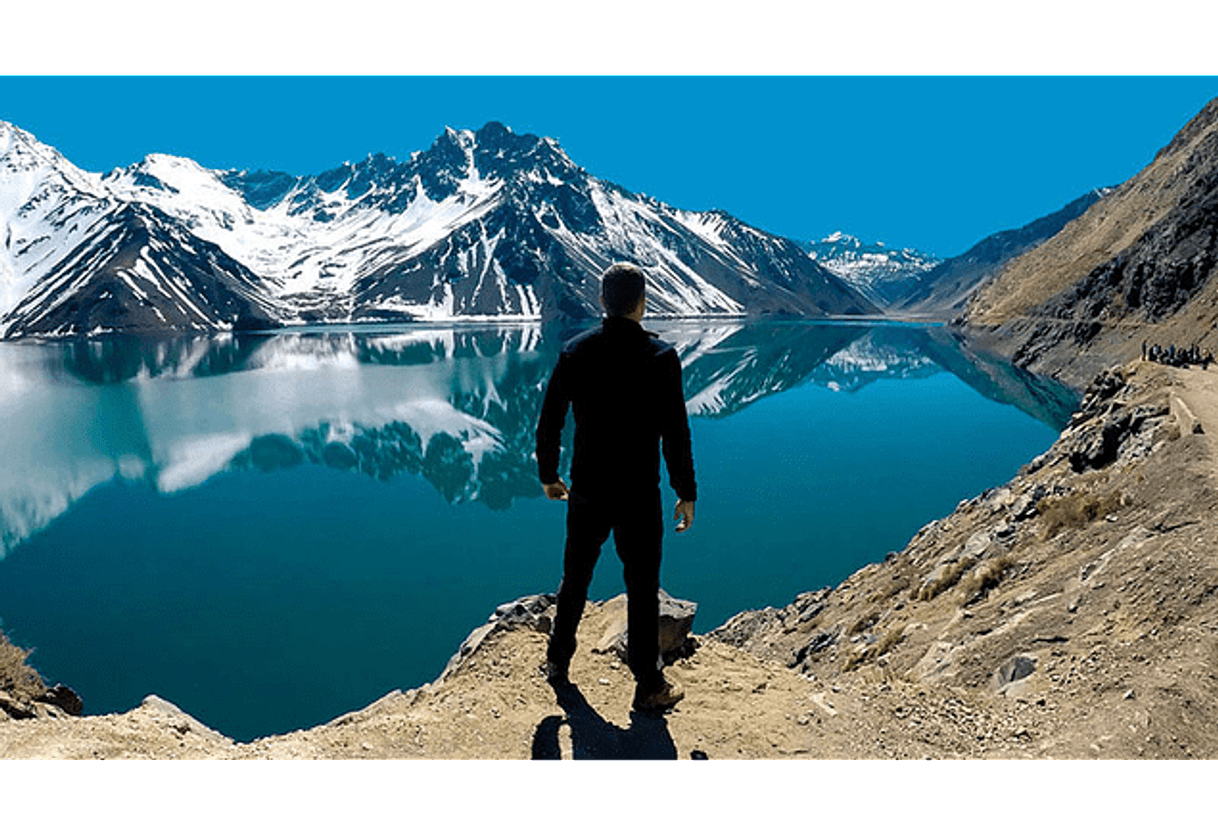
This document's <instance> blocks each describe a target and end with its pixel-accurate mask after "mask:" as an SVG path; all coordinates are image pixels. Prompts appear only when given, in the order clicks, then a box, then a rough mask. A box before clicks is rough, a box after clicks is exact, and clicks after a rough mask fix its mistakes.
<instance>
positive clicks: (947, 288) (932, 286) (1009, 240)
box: [892, 188, 1112, 318]
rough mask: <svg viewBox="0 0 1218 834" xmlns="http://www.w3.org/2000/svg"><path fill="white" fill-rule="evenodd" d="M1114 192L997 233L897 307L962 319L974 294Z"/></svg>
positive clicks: (926, 279) (914, 281)
mask: <svg viewBox="0 0 1218 834" xmlns="http://www.w3.org/2000/svg"><path fill="white" fill-rule="evenodd" d="M1111 190H1112V189H1108V188H1101V189H1096V190H1095V191H1091V192H1088V193H1087V194H1084V195H1083V196H1082V197H1079V198H1078V199H1076V200H1073V201H1071V202H1070V203H1068V204H1066V205H1065V206H1063V207H1062V208H1060V209H1058V210H1057V211H1055V212H1053V213H1052V214H1048V215H1046V216H1044V217H1040V218H1037V219H1036V220H1033V221H1032V222H1031V223H1028V224H1025V225H1023V226H1021V227H1019V228H1018V229H1008V230H1006V231H1002V232H996V233H995V234H992V235H990V236H988V237H986V238H984V239H982V240H980V241H979V242H977V243H976V244H975V245H974V246H972V247H970V248H969V250H968V251H967V252H965V253H964V254H962V255H956V256H954V257H951V258H947V259H946V260H943V261H939V262H937V263H934V264H931V265H930V266H929V267H928V268H927V269H926V270H924V271H922V272H920V273H919V274H917V275H914V276H911V279H910V281H909V282H908V284H907V285H906V286H905V289H904V292H903V293H902V294H901V295H900V296H899V297H896V298H894V299H893V301H892V306H893V307H894V309H896V310H899V311H901V312H902V313H904V314H918V315H928V316H935V317H939V318H951V317H955V316H956V315H959V313H960V312H961V311H962V310H963V309H964V307H965V306H966V305H967V303H968V301H969V299H970V298H971V297H972V296H973V294H974V293H975V292H977V291H978V290H979V288H981V287H982V286H984V285H985V284H986V282H988V281H990V280H991V279H993V277H994V276H995V275H997V274H998V273H999V272H1001V271H1002V269H1003V267H1004V266H1006V264H1008V263H1009V262H1010V261H1011V260H1012V259H1014V258H1016V257H1018V256H1019V255H1022V254H1023V253H1024V252H1027V251H1029V250H1031V249H1033V248H1034V247H1036V246H1038V245H1039V244H1041V243H1043V242H1044V241H1046V240H1048V239H1049V238H1051V237H1052V236H1053V235H1055V234H1057V233H1058V232H1059V231H1061V229H1062V227H1063V226H1065V225H1066V224H1067V223H1069V222H1070V221H1071V220H1073V219H1074V218H1076V217H1078V216H1079V215H1080V214H1082V213H1083V212H1084V211H1086V210H1087V209H1088V208H1090V207H1091V205H1092V204H1093V203H1095V201H1096V200H1098V199H1100V198H1101V197H1103V196H1104V195H1105V194H1107V193H1109V192H1110V191H1111Z"/></svg>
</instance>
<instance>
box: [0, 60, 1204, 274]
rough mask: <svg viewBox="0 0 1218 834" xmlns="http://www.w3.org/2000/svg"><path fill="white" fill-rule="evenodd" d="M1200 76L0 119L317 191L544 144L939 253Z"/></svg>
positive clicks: (218, 86) (1064, 185)
mask: <svg viewBox="0 0 1218 834" xmlns="http://www.w3.org/2000/svg"><path fill="white" fill-rule="evenodd" d="M1216 95H1218V78H1214V77H1111V76H1109V77H1074V76H1072V77H967V76H966V77H902V76H897V77H825V76H813V77H808V76H778V77H774V76H770V77H756V76H747V77H745V76H727V77H714V76H689V77H681V76H660V77H605V76H550V77H538V76H527V77H526V76H521V77H512V76H482V77H469V76H464V77H436V76H426V77H423V76H412V77H402V76H377V77H333V76H331V77H301V76H288V77H267V76H260V77H188V76H171V77H155V76H150V77H12V76H6V77H0V119H4V120H6V121H10V122H13V123H15V124H17V125H18V126H20V127H22V128H25V129H27V130H29V131H31V132H33V133H34V134H35V135H36V136H37V137H38V138H39V139H41V140H42V141H44V142H47V143H48V144H51V145H53V146H55V147H56V148H58V149H59V150H60V151H61V152H63V153H64V154H65V155H66V156H67V157H68V158H69V159H70V160H72V161H73V162H74V163H76V164H77V165H79V166H81V167H83V168H85V169H87V170H93V171H105V170H109V169H111V168H113V167H116V166H121V165H127V164H130V163H132V162H135V161H137V160H139V159H140V158H141V157H142V156H143V155H144V154H146V153H151V152H162V153H171V154H178V155H183V156H189V157H191V158H193V159H195V160H197V161H198V162H200V163H201V164H203V165H206V166H209V167H215V168H250V169H253V168H272V169H279V170H286V171H290V172H292V173H298V174H300V173H316V172H319V171H321V170H324V169H326V168H329V167H333V166H334V165H337V164H339V163H341V162H342V161H344V160H356V159H360V158H362V157H364V156H366V155H367V154H368V153H370V152H373V151H381V152H385V153H388V154H391V155H395V156H398V157H402V158H404V157H406V156H408V155H409V154H410V152H411V151H413V150H419V149H422V148H425V147H427V146H428V145H430V144H431V142H432V141H433V140H434V139H435V137H436V136H437V135H438V134H439V133H440V132H441V131H442V130H443V128H444V126H445V125H451V126H453V127H465V128H477V127H480V126H481V125H482V124H484V123H485V122H486V121H488V120H491V119H497V120H499V121H502V122H504V123H505V124H507V125H508V126H510V127H511V128H512V129H513V130H515V131H516V132H518V133H520V132H530V133H537V134H542V135H547V136H552V137H554V138H555V139H557V140H558V141H559V142H560V143H561V144H562V146H563V147H564V148H565V149H566V151H567V153H568V154H570V156H571V157H572V158H573V159H574V160H575V161H576V163H578V164H580V165H582V166H584V167H585V168H586V169H588V170H589V171H590V172H591V173H592V174H594V175H596V176H599V177H602V178H604V179H608V180H612V181H614V182H616V183H618V184H620V185H622V186H625V187H626V188H628V189H631V190H632V191H641V192H644V193H647V194H650V195H652V196H655V197H657V198H659V199H661V200H664V201H665V202H667V203H670V204H672V205H675V206H679V207H682V208H690V209H709V208H721V209H724V210H726V211H729V212H731V213H732V214H735V215H736V216H738V217H740V218H741V219H743V220H745V221H747V222H749V223H752V224H754V225H757V226H760V227H761V228H764V229H766V230H768V231H772V232H775V233H778V234H782V235H786V236H788V237H793V238H796V239H809V238H816V237H821V236H824V235H826V234H828V233H830V232H832V231H835V230H837V229H841V230H844V231H847V232H851V233H853V234H856V235H859V236H860V237H863V238H864V239H867V240H877V239H878V240H883V241H884V242H885V243H887V244H889V245H894V246H913V247H916V248H919V249H922V250H924V251H929V252H933V253H935V254H938V255H941V256H948V255H955V254H959V253H961V252H962V251H964V250H965V249H967V248H968V247H969V246H970V245H972V244H973V243H974V242H976V241H977V240H979V239H980V238H982V237H984V236H985V235H987V234H990V233H992V232H995V231H999V230H1001V229H1005V228H1012V227H1016V226H1019V225H1022V224H1024V223H1026V222H1028V221H1030V220H1033V219H1035V218H1036V217H1039V216H1042V215H1044V214H1047V213H1049V212H1051V211H1054V210H1056V209H1057V208H1059V207H1060V206H1062V205H1064V204H1065V203H1066V202H1068V201H1070V200H1072V199H1074V198H1075V197H1077V196H1079V195H1080V194H1082V193H1084V192H1085V191H1087V190H1088V189H1091V188H1095V187H1098V186H1103V185H1114V184H1117V183H1119V182H1121V181H1123V180H1125V179H1127V178H1128V177H1130V176H1132V175H1133V174H1135V173H1136V172H1137V171H1138V170H1140V169H1141V168H1142V167H1143V166H1145V165H1146V164H1147V163H1148V162H1150V160H1151V159H1152V158H1153V156H1154V154H1155V152H1156V151H1157V150H1158V149H1159V148H1160V147H1162V146H1163V145H1164V144H1166V143H1167V142H1168V141H1169V140H1170V139H1171V137H1172V136H1173V135H1174V134H1175V132H1176V131H1177V130H1179V129H1180V128H1181V127H1182V126H1183V125H1184V124H1185V122H1186V121H1187V120H1188V119H1189V118H1191V117H1192V116H1193V115H1194V114H1195V113H1196V112H1197V111H1198V110H1200V108H1201V107H1202V106H1203V105H1204V104H1205V103H1206V102H1207V101H1208V100H1209V99H1210V98H1212V97H1214V96H1216Z"/></svg>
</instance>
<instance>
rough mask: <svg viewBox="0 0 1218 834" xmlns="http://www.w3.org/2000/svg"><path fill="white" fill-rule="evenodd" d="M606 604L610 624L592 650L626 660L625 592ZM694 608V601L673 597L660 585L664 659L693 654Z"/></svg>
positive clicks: (674, 658)
mask: <svg viewBox="0 0 1218 834" xmlns="http://www.w3.org/2000/svg"><path fill="white" fill-rule="evenodd" d="M605 606H606V607H607V608H608V607H612V608H613V609H615V610H614V612H613V616H612V618H611V620H610V624H609V627H608V628H606V629H605V633H604V635H603V636H602V637H601V639H600V641H599V642H598V643H597V644H596V646H594V647H593V649H592V651H594V652H597V653H608V652H612V653H613V654H615V655H617V656H618V658H620V659H621V660H625V659H626V645H627V642H628V639H629V631H628V629H627V622H626V620H627V614H626V595H625V594H619V595H618V596H616V597H614V598H613V599H611V600H609V601H608V602H606V603H605ZM697 611H698V604H697V603H695V602H690V601H689V600H683V599H676V598H675V597H672V596H669V595H668V593H667V592H665V591H664V589H663V588H661V589H660V657H662V658H663V660H664V662H665V663H671V662H672V661H673V660H676V659H677V658H678V657H688V656H689V655H690V654H692V650H693V640H692V638H691V637H690V630H691V629H692V628H693V625H694V615H695V614H696V613H697Z"/></svg>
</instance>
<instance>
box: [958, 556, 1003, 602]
mask: <svg viewBox="0 0 1218 834" xmlns="http://www.w3.org/2000/svg"><path fill="white" fill-rule="evenodd" d="M1014 566H1015V557H1014V556H1012V555H1011V554H1010V553H1004V554H1002V555H1001V556H996V557H994V558H993V559H990V560H988V561H986V562H983V563H982V564H981V566H980V567H979V568H977V570H975V571H973V572H972V573H970V574H969V575H968V576H967V577H966V578H965V579H964V581H963V582H961V583H960V600H961V602H962V603H963V604H964V605H968V604H969V603H970V602H972V601H973V600H975V599H977V598H978V597H979V596H981V595H982V594H984V593H985V592H986V591H988V590H990V589H991V588H994V587H996V586H997V585H998V583H999V582H1001V581H1002V577H1004V576H1005V575H1006V572H1007V571H1009V570H1010V569H1011V568H1013V567H1014Z"/></svg>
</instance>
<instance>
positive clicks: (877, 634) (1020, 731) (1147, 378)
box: [0, 362, 1218, 758]
mask: <svg viewBox="0 0 1218 834" xmlns="http://www.w3.org/2000/svg"><path fill="white" fill-rule="evenodd" d="M1215 437H1218V371H1213V370H1211V371H1203V370H1200V369H1191V370H1185V369H1175V368H1168V367H1164V366H1160V365H1154V364H1149V363H1142V362H1133V363H1130V364H1128V365H1126V366H1124V367H1122V368H1118V369H1115V370H1113V371H1111V372H1106V373H1104V374H1102V375H1101V376H1099V377H1098V378H1097V379H1096V380H1095V381H1094V384H1093V385H1091V386H1090V388H1089V389H1088V391H1087V394H1086V396H1085V398H1084V401H1083V404H1082V406H1081V408H1080V410H1079V412H1078V413H1077V414H1076V415H1075V417H1074V418H1073V419H1072V421H1071V422H1070V425H1069V426H1068V427H1067V428H1066V430H1065V431H1064V432H1063V433H1062V436H1061V438H1060V439H1059V440H1058V441H1057V443H1055V444H1054V446H1053V447H1052V448H1051V449H1050V450H1049V451H1048V452H1046V453H1045V454H1044V455H1042V456H1040V457H1038V458H1037V459H1036V460H1034V461H1032V462H1030V463H1029V464H1028V465H1027V466H1025V467H1024V469H1023V470H1022V471H1021V472H1020V474H1019V475H1018V476H1016V477H1015V478H1014V479H1013V480H1012V481H1011V482H1010V483H1008V484H1006V485H1005V486H1003V487H1001V488H998V489H994V490H991V491H989V492H987V493H985V494H984V495H981V496H978V497H976V498H974V499H971V500H969V501H965V502H962V503H961V505H960V506H959V507H958V508H957V510H956V511H955V512H954V513H953V514H952V515H950V516H948V517H947V518H944V519H941V520H938V521H935V522H932V523H931V524H928V525H927V526H926V527H925V528H923V530H921V531H920V532H919V533H918V534H917V535H916V536H915V537H914V538H913V539H912V540H911V541H910V543H909V544H908V545H907V546H906V548H905V549H904V550H902V551H901V552H900V553H892V554H889V556H888V557H887V559H885V560H884V561H883V562H880V563H877V564H874V565H870V566H868V567H866V568H863V569H861V570H860V571H858V572H857V573H855V574H854V575H853V576H851V577H850V578H849V579H847V580H846V581H845V582H843V583H841V584H840V585H839V586H837V587H836V588H832V589H824V590H819V591H812V592H808V593H805V594H801V595H800V596H798V597H797V598H796V599H795V600H794V601H792V602H791V603H790V604H789V605H787V606H785V607H783V608H767V609H764V610H761V611H751V612H742V613H741V614H739V615H737V616H736V617H734V618H733V619H731V620H730V621H728V622H727V623H726V624H724V625H723V626H722V627H720V628H718V629H716V630H714V631H713V632H711V633H710V634H707V635H704V636H702V637H700V638H697V640H696V642H697V647H696V650H695V651H694V652H693V653H692V654H690V655H689V656H687V657H684V658H683V659H678V660H676V661H675V662H674V663H673V664H672V666H671V667H670V674H671V675H672V677H673V678H675V679H676V680H678V681H680V682H681V683H682V684H683V685H684V686H685V687H686V689H687V691H688V693H689V694H688V696H687V698H686V699H685V701H683V702H682V703H681V704H679V705H678V706H677V708H676V709H675V710H673V711H672V712H671V713H669V714H667V715H666V716H663V717H648V716H642V715H637V714H631V713H630V712H629V700H630V694H631V687H630V681H629V675H628V673H627V672H626V670H625V668H624V666H623V665H622V663H621V662H620V660H618V659H617V658H616V656H615V655H614V654H612V653H599V652H597V651H593V650H592V647H595V646H597V645H598V644H603V643H604V641H605V638H606V637H607V636H608V634H609V632H610V631H611V630H612V629H613V628H614V627H615V623H618V624H619V625H620V610H618V609H617V608H615V605H614V604H613V603H606V604H602V605H596V606H590V608H589V612H588V614H587V615H586V618H585V621H584V622H583V623H582V625H581V646H582V647H583V648H582V649H581V651H580V652H578V653H577V656H576V659H575V662H574V664H573V669H572V678H573V680H574V682H575V685H576V686H575V688H574V689H573V690H566V691H563V692H559V693H555V691H553V690H552V689H550V688H549V687H547V686H546V685H545V683H544V681H543V680H542V678H541V676H540V673H539V671H538V666H539V665H540V662H541V660H542V657H543V654H544V645H545V637H544V635H543V632H544V630H545V629H546V627H547V625H548V617H549V616H550V613H551V612H550V611H549V610H548V609H547V608H546V605H545V602H546V601H545V600H544V599H541V600H534V601H533V602H532V603H530V604H529V606H531V607H528V606H526V607H527V608H528V610H523V609H521V610H519V611H517V610H515V609H513V608H512V606H506V607H504V609H503V610H501V611H500V612H497V613H496V615H494V616H493V618H492V621H491V622H490V623H488V625H487V626H484V627H483V628H482V629H480V630H478V631H477V632H475V634H474V635H471V640H469V641H467V645H466V646H464V647H463V648H462V650H461V651H459V652H458V653H457V655H455V656H454V659H453V661H452V662H451V663H450V665H449V668H448V669H447V670H446V671H445V673H444V675H442V676H441V678H440V679H438V680H437V681H435V682H433V683H431V684H428V685H426V686H423V687H420V688H419V689H417V690H411V691H408V692H396V691H395V692H392V693H389V694H388V695H386V696H385V697H384V698H382V699H381V700H379V701H377V702H376V703H375V704H372V705H371V706H369V707H367V708H366V709H364V710H361V711H359V712H357V713H352V714H350V715H347V716H341V717H339V718H337V719H335V720H334V721H332V722H330V723H329V724H327V725H324V726H321V727H316V728H312V729H309V730H302V731H299V732H295V733H290V734H287V735H284V736H275V737H270V738H265V739H259V740H257V741H255V742H252V743H250V744H236V743H234V742H232V741H231V740H229V739H226V738H224V737H223V736H220V735H219V734H217V733H214V732H213V731H211V730H209V729H208V728H206V727H204V726H202V725H201V724H199V723H198V722H197V721H195V720H194V719H192V718H190V717H189V716H187V715H185V714H183V713H181V712H180V711H179V710H177V709H176V708H174V707H173V706H172V705H170V704H166V703H165V702H164V701H161V700H159V699H157V698H155V697H152V698H150V699H148V700H147V701H146V702H145V703H144V704H142V705H141V706H139V707H138V708H136V709H134V710H132V711H130V712H128V713H124V714H121V715H111V716H89V717H77V718H74V717H70V716H69V715H67V714H66V712H65V711H64V710H63V709H62V708H61V707H59V706H47V707H45V708H44V709H42V710H41V712H42V713H43V715H44V717H41V718H26V719H18V718H14V717H10V716H13V715H14V714H16V713H17V712H19V711H20V709H21V708H22V707H21V705H20V704H18V705H17V707H18V709H8V708H6V709H0V755H2V756H5V757H8V758H33V757H50V758H91V757H104V758H110V757H152V758H177V757H191V758H251V757H252V758H393V757H408V758H527V757H533V758H560V757H561V758H636V757H638V758H673V757H679V758H691V757H692V758H702V757H703V756H705V757H708V758H816V757H829V758H870V757H876V758H902V757H928V756H929V757H935V758H954V757H965V758H978V757H1001V758H1010V757H1034V758H1044V757H1053V758H1062V757H1066V758H1133V757H1137V758H1185V757H1214V756H1216V755H1218V730H1215V729H1214V728H1215V727H1216V726H1218V723H1216V722H1215V718H1216V717H1218V715H1216V712H1218V707H1216V706H1215V705H1216V704H1218V699H1216V697H1215V696H1216V695H1218V678H1216V677H1215V674H1214V672H1213V669H1214V665H1215V660H1218V637H1216V636H1215V632H1216V630H1218V593H1216V592H1218V567H1216V566H1215V565H1214V564H1213V563H1212V559H1210V553H1211V551H1212V542H1213V541H1214V540H1215V536H1216V534H1218V529H1216V528H1218V520H1216V518H1218V516H1216V515H1215V513H1214V510H1215V509H1218V465H1216V461H1218V457H1215V451H1216V450H1215V448H1214V443H1215V440H1214V438H1215ZM13 700H14V698H13V697H12V696H11V695H10V702H12V701H13ZM28 703H29V698H28V694H27V701H26V705H27V706H28ZM27 711H29V710H28V709H27Z"/></svg>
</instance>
